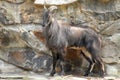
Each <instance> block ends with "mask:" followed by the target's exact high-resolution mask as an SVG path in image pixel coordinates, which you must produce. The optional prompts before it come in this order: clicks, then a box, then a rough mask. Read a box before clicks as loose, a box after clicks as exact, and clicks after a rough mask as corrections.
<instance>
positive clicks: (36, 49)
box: [0, 0, 120, 75]
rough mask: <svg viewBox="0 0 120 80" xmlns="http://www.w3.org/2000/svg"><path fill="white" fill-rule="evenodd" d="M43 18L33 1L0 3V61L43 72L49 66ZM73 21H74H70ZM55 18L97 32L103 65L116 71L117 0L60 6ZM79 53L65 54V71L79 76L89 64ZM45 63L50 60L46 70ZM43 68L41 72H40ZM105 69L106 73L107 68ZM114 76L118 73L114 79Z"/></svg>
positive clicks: (84, 0)
mask: <svg viewBox="0 0 120 80" xmlns="http://www.w3.org/2000/svg"><path fill="white" fill-rule="evenodd" d="M71 1H72V0H71ZM57 2H58V1H57ZM66 2H67V1H66ZM68 2H69V1H68ZM68 2H67V3H68ZM61 3H62V2H61ZM47 7H49V5H47ZM42 15H43V6H42V5H34V0H6V1H5V0H0V28H1V29H0V58H1V59H3V60H5V61H7V62H10V63H12V64H14V65H16V66H20V67H22V68H27V69H31V70H34V71H42V70H43V71H44V69H47V68H46V66H50V64H51V62H52V61H51V59H50V58H51V56H50V55H51V54H50V52H49V51H48V50H47V48H46V46H45V40H44V36H43V34H42V26H41V23H42ZM72 17H73V19H71V18H72ZM56 18H57V19H58V20H59V21H61V23H62V25H63V24H64V25H66V24H67V25H69V24H71V23H74V24H75V25H87V26H89V27H91V28H92V29H94V30H95V31H97V32H98V33H99V34H100V35H101V36H102V37H103V39H102V41H103V46H102V58H103V61H104V62H105V63H106V65H108V64H109V65H110V67H111V65H112V66H115V67H117V68H116V69H117V70H119V69H118V67H119V66H118V65H119V63H120V50H119V49H120V43H119V40H120V39H119V37H120V36H119V34H120V28H119V26H120V24H119V22H120V20H119V18H120V1H119V0H78V1H76V2H73V3H70V4H66V5H59V6H58V12H57V15H56ZM10 24H11V25H10ZM106 38H107V39H109V40H106ZM42 53H43V54H42ZM46 53H47V54H46ZM78 53H80V51H77V50H68V53H67V56H66V60H67V62H69V63H68V64H69V65H68V66H67V69H68V68H71V67H72V68H76V67H75V66H79V68H80V69H81V73H84V69H86V68H87V66H88V63H87V61H86V60H85V59H83V56H81V54H78ZM47 56H49V57H50V58H49V57H47ZM46 59H47V60H49V59H50V60H49V61H51V62H50V63H49V64H48V65H46V66H45V65H44V64H43V62H44V60H46ZM44 63H46V61H45V62H44ZM78 63H79V64H78ZM71 65H72V66H71ZM73 66H74V67H73ZM43 67H44V69H42V68H43ZM81 67H82V68H81ZM106 68H108V72H109V70H110V69H109V67H106ZM115 72H116V71H115ZM119 72H120V71H119ZM110 73H111V72H110ZM117 74H119V73H116V74H115V75H117Z"/></svg>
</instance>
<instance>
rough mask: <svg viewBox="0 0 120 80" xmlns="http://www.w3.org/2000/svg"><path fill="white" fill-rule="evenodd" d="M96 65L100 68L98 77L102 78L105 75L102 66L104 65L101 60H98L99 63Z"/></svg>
mask: <svg viewBox="0 0 120 80" xmlns="http://www.w3.org/2000/svg"><path fill="white" fill-rule="evenodd" d="M98 63H99V64H98V65H99V67H100V69H101V70H100V73H99V74H100V77H104V75H105V66H104V63H103V61H102V60H100V61H98Z"/></svg>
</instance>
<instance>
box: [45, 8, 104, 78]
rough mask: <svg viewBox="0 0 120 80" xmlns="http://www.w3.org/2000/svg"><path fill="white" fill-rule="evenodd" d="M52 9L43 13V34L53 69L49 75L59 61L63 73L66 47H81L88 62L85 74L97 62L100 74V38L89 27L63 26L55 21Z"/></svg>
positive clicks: (87, 73)
mask: <svg viewBox="0 0 120 80" xmlns="http://www.w3.org/2000/svg"><path fill="white" fill-rule="evenodd" d="M53 11H54V10H52V11H51V10H46V11H45V12H44V15H43V26H44V31H43V33H44V36H45V39H46V44H47V47H48V48H49V49H50V50H51V52H52V56H53V69H52V72H51V74H50V75H51V76H53V75H54V74H55V72H56V71H55V66H56V63H57V62H59V63H60V67H61V70H62V71H61V74H64V65H65V63H64V57H65V55H66V48H68V47H69V48H70V47H77V48H81V49H82V50H81V53H82V54H83V56H84V57H85V58H86V59H87V61H88V62H89V63H90V65H89V68H88V70H87V72H86V74H85V75H86V76H87V75H89V73H90V72H91V71H92V70H93V67H94V64H95V63H97V64H99V66H100V68H101V76H103V74H104V65H103V62H102V59H101V57H100V55H99V53H100V50H101V43H100V38H99V37H98V35H97V33H96V32H95V31H93V30H92V29H90V28H83V27H75V26H64V25H61V24H59V23H58V22H57V20H56V18H55V15H54V14H55V13H54V12H53Z"/></svg>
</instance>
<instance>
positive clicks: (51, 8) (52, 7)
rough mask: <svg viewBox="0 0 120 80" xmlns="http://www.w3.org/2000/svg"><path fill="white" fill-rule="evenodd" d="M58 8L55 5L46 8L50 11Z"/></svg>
mask: <svg viewBox="0 0 120 80" xmlns="http://www.w3.org/2000/svg"><path fill="white" fill-rule="evenodd" d="M57 9H58V8H57V6H50V7H49V8H48V10H49V11H50V12H51V11H53V10H57Z"/></svg>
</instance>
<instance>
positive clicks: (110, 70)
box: [106, 65, 118, 76]
mask: <svg viewBox="0 0 120 80" xmlns="http://www.w3.org/2000/svg"><path fill="white" fill-rule="evenodd" d="M106 67H107V68H106V72H107V74H108V75H113V76H115V75H118V69H117V68H116V66H111V65H106Z"/></svg>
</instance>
